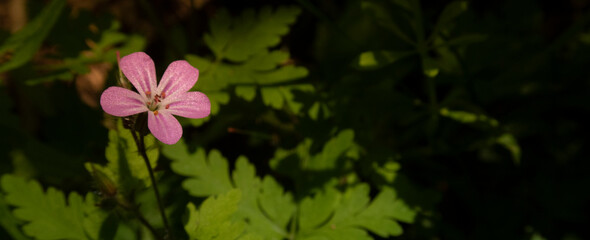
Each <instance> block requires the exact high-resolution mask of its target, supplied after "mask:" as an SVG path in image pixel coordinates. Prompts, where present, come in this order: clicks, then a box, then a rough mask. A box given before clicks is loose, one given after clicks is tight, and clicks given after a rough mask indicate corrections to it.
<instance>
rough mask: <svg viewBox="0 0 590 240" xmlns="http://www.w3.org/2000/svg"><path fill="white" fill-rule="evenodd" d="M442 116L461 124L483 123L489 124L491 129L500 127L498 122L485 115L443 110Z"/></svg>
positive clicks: (441, 111)
mask: <svg viewBox="0 0 590 240" xmlns="http://www.w3.org/2000/svg"><path fill="white" fill-rule="evenodd" d="M440 115H441V116H443V117H448V118H450V119H453V120H455V121H458V122H461V123H476V122H483V123H486V124H489V126H491V127H497V126H498V124H499V123H498V120H496V119H494V118H491V117H488V116H486V115H483V114H475V113H471V112H466V111H458V110H449V109H448V108H441V109H440Z"/></svg>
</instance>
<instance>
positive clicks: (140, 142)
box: [131, 130, 174, 239]
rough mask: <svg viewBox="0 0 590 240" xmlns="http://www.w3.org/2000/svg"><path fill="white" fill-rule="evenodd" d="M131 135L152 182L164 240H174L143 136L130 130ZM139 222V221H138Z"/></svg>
mask: <svg viewBox="0 0 590 240" xmlns="http://www.w3.org/2000/svg"><path fill="white" fill-rule="evenodd" d="M131 134H132V135H133V140H135V143H136V144H137V150H138V151H139V154H140V155H141V157H142V158H143V160H144V161H145V165H146V167H147V168H148V173H149V174H150V180H151V181H152V186H153V187H154V194H155V195H156V200H157V202H158V208H159V209H160V215H161V216H162V222H164V228H165V229H166V234H165V239H166V236H168V237H170V239H174V237H173V236H172V231H171V229H170V225H168V219H167V218H166V213H165V212H164V204H162V198H161V197H160V192H159V191H158V186H157V185H156V177H154V171H153V170H152V164H151V163H150V161H149V159H148V156H147V153H146V149H145V143H144V141H143V139H144V136H137V135H136V133H135V131H133V130H131ZM140 220H141V219H140Z"/></svg>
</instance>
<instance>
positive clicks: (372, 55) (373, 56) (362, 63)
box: [355, 50, 414, 70]
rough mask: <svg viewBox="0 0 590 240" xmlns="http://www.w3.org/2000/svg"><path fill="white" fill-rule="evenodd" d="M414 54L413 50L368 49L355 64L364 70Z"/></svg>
mask: <svg viewBox="0 0 590 240" xmlns="http://www.w3.org/2000/svg"><path fill="white" fill-rule="evenodd" d="M412 54H414V52H412V51H387V50H381V51H367V52H363V53H361V55H360V56H359V57H358V60H357V64H356V65H355V66H356V67H357V68H359V69H363V70H369V69H377V68H380V67H383V66H386V65H388V64H391V63H394V62H396V61H398V60H400V59H403V58H404V57H407V56H410V55H412Z"/></svg>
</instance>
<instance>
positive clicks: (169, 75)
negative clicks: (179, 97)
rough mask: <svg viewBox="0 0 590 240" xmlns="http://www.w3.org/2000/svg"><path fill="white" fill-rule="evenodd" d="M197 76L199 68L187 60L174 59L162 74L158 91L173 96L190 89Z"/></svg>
mask: <svg viewBox="0 0 590 240" xmlns="http://www.w3.org/2000/svg"><path fill="white" fill-rule="evenodd" d="M198 78H199V70H198V69H196V68H194V67H193V66H191V65H190V64H189V63H188V62H187V61H184V60H179V61H174V62H172V63H170V65H168V68H167V69H166V72H164V76H162V79H161V80H160V83H159V84H158V92H159V93H161V94H166V95H165V96H166V97H173V95H175V94H178V93H185V92H187V91H188V90H190V89H191V88H192V87H193V86H194V85H195V83H196V82H197V79H198Z"/></svg>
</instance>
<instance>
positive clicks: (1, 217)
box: [0, 193, 29, 240]
mask: <svg viewBox="0 0 590 240" xmlns="http://www.w3.org/2000/svg"><path fill="white" fill-rule="evenodd" d="M20 224H21V221H19V220H18V219H16V218H15V217H14V216H13V215H12V213H11V212H10V209H9V208H8V204H7V203H6V201H5V200H4V195H3V194H1V193H0V226H1V227H2V228H4V230H6V232H7V233H8V235H10V237H12V239H16V240H24V239H29V238H28V237H26V236H25V235H24V234H23V233H22V232H21V230H20V228H19V225H20Z"/></svg>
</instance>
